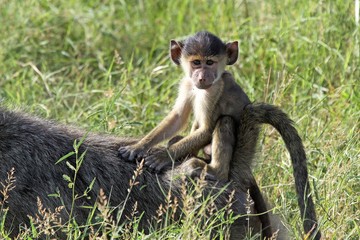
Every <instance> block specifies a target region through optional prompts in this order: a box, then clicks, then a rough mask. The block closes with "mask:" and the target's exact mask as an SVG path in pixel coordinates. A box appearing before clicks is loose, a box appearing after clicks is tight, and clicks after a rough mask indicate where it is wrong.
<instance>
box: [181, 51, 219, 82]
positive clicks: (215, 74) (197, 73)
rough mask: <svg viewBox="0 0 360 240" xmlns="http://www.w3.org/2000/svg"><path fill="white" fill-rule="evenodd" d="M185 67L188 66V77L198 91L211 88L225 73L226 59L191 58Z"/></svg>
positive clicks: (185, 63) (187, 60) (197, 56)
mask: <svg viewBox="0 0 360 240" xmlns="http://www.w3.org/2000/svg"><path fill="white" fill-rule="evenodd" d="M183 65H187V66H186V68H187V72H188V77H189V78H191V80H192V82H193V84H194V86H195V87H196V88H198V89H208V88H210V87H211V86H212V85H213V84H214V83H215V82H216V81H217V80H218V79H219V78H220V77H221V74H222V73H223V71H224V66H225V64H224V59H223V58H218V57H209V56H205V57H204V56H199V55H195V56H190V57H189V58H187V59H186V60H185V62H184V63H183Z"/></svg>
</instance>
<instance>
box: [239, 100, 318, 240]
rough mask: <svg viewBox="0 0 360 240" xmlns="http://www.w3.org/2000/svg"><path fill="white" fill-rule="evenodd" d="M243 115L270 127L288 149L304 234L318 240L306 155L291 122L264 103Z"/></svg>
mask: <svg viewBox="0 0 360 240" xmlns="http://www.w3.org/2000/svg"><path fill="white" fill-rule="evenodd" d="M244 111H245V112H244V115H247V117H248V118H249V119H251V120H252V121H255V122H254V123H255V125H257V124H264V123H266V124H270V125H272V126H273V127H274V128H275V129H276V130H277V131H278V132H279V133H280V135H281V137H282V138H283V140H284V142H285V144H286V148H287V149H288V151H289V153H290V156H291V162H292V166H293V174H294V178H295V187H296V192H297V196H298V204H299V207H300V213H301V217H302V218H304V222H303V227H304V230H305V233H312V234H311V235H312V236H313V238H314V239H320V238H321V233H320V230H319V228H318V223H317V218H316V213H315V207H314V203H313V200H312V198H311V194H310V192H311V189H310V184H309V177H308V170H307V165H306V154H305V150H304V147H303V144H302V141H301V138H300V136H299V134H298V132H297V130H296V129H295V128H294V126H293V121H292V120H291V119H290V118H289V117H288V116H287V115H286V113H284V112H283V111H282V110H281V109H279V108H277V107H275V106H273V105H270V104H264V103H256V104H249V105H248V106H246V107H245V109H244Z"/></svg>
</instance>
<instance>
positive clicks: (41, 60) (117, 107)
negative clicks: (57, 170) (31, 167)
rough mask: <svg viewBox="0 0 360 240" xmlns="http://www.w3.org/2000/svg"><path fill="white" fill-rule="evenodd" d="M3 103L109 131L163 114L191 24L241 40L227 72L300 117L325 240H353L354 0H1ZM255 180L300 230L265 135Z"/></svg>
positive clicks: (284, 174)
mask: <svg viewBox="0 0 360 240" xmlns="http://www.w3.org/2000/svg"><path fill="white" fill-rule="evenodd" d="M0 22H1V24H0V101H2V102H5V104H7V105H9V106H11V107H17V106H23V107H24V106H25V108H26V109H27V110H28V111H30V112H34V113H36V114H38V115H40V116H43V117H46V118H52V119H56V120H59V121H61V122H66V123H76V124H77V125H79V126H82V127H84V128H86V129H90V130H94V131H107V132H112V133H114V134H117V135H122V136H123V135H140V134H144V133H146V132H148V131H149V130H150V129H151V128H152V127H154V126H155V125H156V124H157V123H158V122H159V121H160V120H161V119H162V118H163V117H164V116H165V114H166V113H167V112H168V111H169V109H170V106H171V105H172V104H173V103H174V98H175V97H176V94H177V90H176V88H177V83H178V80H179V79H180V76H181V71H180V69H178V68H176V67H175V66H174V65H172V64H171V63H170V60H169V58H168V45H169V40H170V39H172V38H182V37H184V36H187V35H189V34H192V33H194V32H196V31H198V30H202V29H206V30H209V31H211V32H214V33H215V34H217V35H218V36H220V37H222V38H223V39H224V40H240V46H241V49H240V60H239V61H238V63H236V64H235V65H234V66H232V67H231V68H230V69H229V70H230V71H231V72H232V73H233V74H234V76H235V78H236V80H237V81H238V83H239V84H240V85H241V86H242V87H243V89H244V90H245V92H247V94H248V95H249V96H250V98H251V99H252V100H254V101H264V102H267V103H272V104H276V105H279V106H281V108H282V109H283V110H285V111H286V112H287V113H288V114H289V115H290V116H291V117H292V119H294V120H295V122H296V127H297V129H298V130H299V132H300V135H301V136H302V138H303V140H304V145H305V147H306V151H307V154H308V166H309V171H310V175H311V181H312V183H313V187H314V189H315V196H316V197H315V202H316V208H317V213H318V216H319V220H320V222H321V225H322V231H323V235H324V236H325V238H326V239H357V238H358V237H359V235H360V207H359V206H360V194H359V192H360V176H359V175H360V150H359V149H360V139H359V131H360V128H359V125H360V123H359V119H360V59H359V39H360V36H359V35H360V33H359V30H360V28H359V26H356V23H355V16H354V1H350V0H348V1H344V0H332V1H330V0H328V1H306V0H298V1H290V0H282V1H275V0H270V1H257V0H252V1H235V0H233V1H225V0H223V1H210V0H209V1H205V0H203V1H191V0H183V1H162V0H151V1H141V0H138V1H125V0H124V1H121V0H120V1H115V0H105V1H101V2H100V1H94V0H90V1H49V2H48V1H38V0H25V1H11V0H0ZM260 150H261V151H260V153H259V161H258V164H257V167H256V169H255V171H256V178H257V179H258V181H259V184H260V185H261V187H262V190H263V191H264V192H266V193H267V195H268V196H269V200H270V201H271V202H272V203H273V204H274V206H275V211H276V212H278V213H281V215H283V217H284V218H285V219H286V221H287V223H288V227H289V229H290V232H291V234H293V236H295V237H299V236H300V232H301V229H302V228H301V224H300V223H301V221H300V216H299V214H298V212H299V211H298V207H297V203H296V197H295V191H294V187H293V183H294V179H293V177H292V171H291V165H290V161H289V157H288V155H287V154H286V151H285V148H284V146H283V142H282V140H281V139H280V138H279V136H278V134H276V133H275V132H274V131H273V129H271V128H266V129H265V131H264V132H263V135H262V140H261V149H260Z"/></svg>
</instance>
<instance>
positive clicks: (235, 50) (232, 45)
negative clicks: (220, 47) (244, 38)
mask: <svg viewBox="0 0 360 240" xmlns="http://www.w3.org/2000/svg"><path fill="white" fill-rule="evenodd" d="M226 53H227V56H228V61H227V63H226V64H227V65H233V64H234V63H236V61H237V59H238V56H239V43H238V41H234V42H229V43H227V44H226Z"/></svg>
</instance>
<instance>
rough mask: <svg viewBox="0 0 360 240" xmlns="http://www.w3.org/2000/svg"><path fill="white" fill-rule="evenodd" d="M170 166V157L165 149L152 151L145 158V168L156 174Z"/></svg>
mask: <svg viewBox="0 0 360 240" xmlns="http://www.w3.org/2000/svg"><path fill="white" fill-rule="evenodd" d="M171 164H172V161H171V157H170V155H169V153H168V152H167V150H166V149H156V150H153V151H152V152H151V153H150V154H149V155H148V156H147V157H145V166H147V167H148V168H149V169H150V170H152V171H154V172H156V173H158V172H161V171H162V170H163V169H164V168H165V167H168V166H171Z"/></svg>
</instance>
